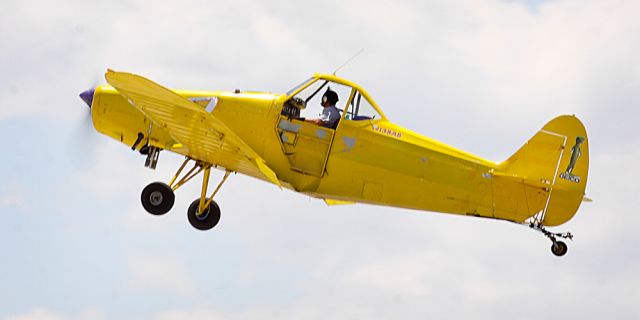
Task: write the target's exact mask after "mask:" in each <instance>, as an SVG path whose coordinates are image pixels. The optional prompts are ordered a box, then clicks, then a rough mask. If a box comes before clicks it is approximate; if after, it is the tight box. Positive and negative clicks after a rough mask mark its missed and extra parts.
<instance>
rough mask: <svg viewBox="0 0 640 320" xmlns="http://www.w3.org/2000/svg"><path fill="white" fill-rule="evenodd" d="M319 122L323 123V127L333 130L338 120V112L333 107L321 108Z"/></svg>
mask: <svg viewBox="0 0 640 320" xmlns="http://www.w3.org/2000/svg"><path fill="white" fill-rule="evenodd" d="M320 120H322V121H324V123H325V127H327V128H333V127H335V125H336V123H338V120H340V110H338V108H336V106H335V105H333V106H328V107H326V108H323V109H322V114H321V115H320Z"/></svg>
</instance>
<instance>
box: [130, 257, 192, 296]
mask: <svg viewBox="0 0 640 320" xmlns="http://www.w3.org/2000/svg"><path fill="white" fill-rule="evenodd" d="M129 263H130V279H129V281H127V284H126V285H127V288H129V289H131V290H136V291H142V292H157V291H162V292H167V293H171V294H175V295H179V296H186V297H195V295H196V293H197V287H196V284H195V283H194V281H193V280H192V279H191V277H189V272H188V271H189V269H188V268H187V267H186V266H185V265H184V263H183V262H182V261H181V260H180V259H178V258H177V257H175V256H171V255H166V256H163V257H159V256H149V255H144V254H140V255H137V256H134V257H131V258H130V260H129Z"/></svg>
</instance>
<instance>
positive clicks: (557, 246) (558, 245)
mask: <svg viewBox="0 0 640 320" xmlns="http://www.w3.org/2000/svg"><path fill="white" fill-rule="evenodd" d="M529 227H530V228H531V229H533V230H536V231H540V232H542V233H543V234H544V235H545V236H547V238H549V239H550V240H551V242H553V244H552V245H551V253H553V255H555V256H556V257H562V256H564V255H565V254H566V253H567V251H568V249H569V247H568V246H567V244H566V243H564V242H562V241H559V240H557V239H556V237H557V238H562V239H569V240H573V235H572V234H571V233H570V232H565V233H553V232H549V231H547V229H545V228H544V226H543V225H541V224H539V223H530V224H529Z"/></svg>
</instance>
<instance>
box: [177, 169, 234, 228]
mask: <svg viewBox="0 0 640 320" xmlns="http://www.w3.org/2000/svg"><path fill="white" fill-rule="evenodd" d="M230 173H231V171H226V172H225V173H224V178H222V181H220V183H219V184H218V187H217V188H216V190H215V191H213V194H212V195H211V196H210V197H208V198H207V186H208V185H209V175H210V174H211V166H207V167H205V168H204V178H203V181H202V192H201V193H200V198H199V199H196V200H194V201H193V202H192V203H191V205H190V206H189V210H187V218H188V219H189V223H191V225H192V226H193V227H194V228H196V229H198V230H209V229H211V228H213V227H215V226H216V225H217V224H218V222H219V221H220V207H219V206H218V204H217V203H216V202H215V201H213V197H214V196H215V195H216V193H218V191H219V190H220V187H222V185H223V184H224V182H225V181H227V178H228V177H229V174H230Z"/></svg>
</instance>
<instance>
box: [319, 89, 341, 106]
mask: <svg viewBox="0 0 640 320" xmlns="http://www.w3.org/2000/svg"><path fill="white" fill-rule="evenodd" d="M327 102H329V105H330V106H332V105H335V104H336V103H337V102H338V94H337V93H336V92H335V91H333V90H331V87H327V91H325V92H324V94H323V95H322V104H323V105H324V104H325V103H327Z"/></svg>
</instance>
